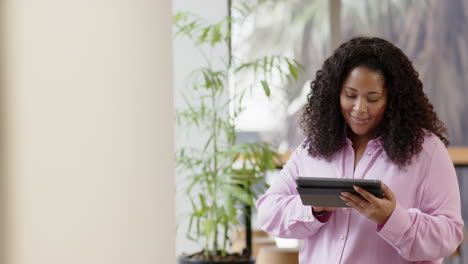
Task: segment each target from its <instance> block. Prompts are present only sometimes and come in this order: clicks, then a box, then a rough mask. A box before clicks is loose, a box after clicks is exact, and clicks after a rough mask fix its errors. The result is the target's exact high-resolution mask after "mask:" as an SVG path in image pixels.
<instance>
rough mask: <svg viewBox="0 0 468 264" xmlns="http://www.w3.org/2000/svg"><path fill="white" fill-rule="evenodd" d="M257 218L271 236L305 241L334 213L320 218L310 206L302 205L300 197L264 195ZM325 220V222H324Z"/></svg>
mask: <svg viewBox="0 0 468 264" xmlns="http://www.w3.org/2000/svg"><path fill="white" fill-rule="evenodd" d="M257 210H258V214H257V218H258V222H259V224H260V227H261V228H262V229H263V230H265V231H266V232H268V233H269V234H271V235H273V236H276V237H282V238H296V239H305V238H307V237H310V236H312V235H313V234H315V233H316V232H317V231H318V230H319V229H320V228H321V227H322V226H324V225H325V224H326V222H327V221H326V220H328V219H329V218H330V217H331V214H333V213H332V212H330V213H327V215H326V216H323V217H320V221H319V220H317V218H316V217H315V216H314V215H313V213H312V208H311V207H310V206H305V205H302V202H301V200H300V197H299V195H295V194H291V195H283V194H270V193H267V194H265V195H263V196H262V197H261V198H260V199H259V200H258V202H257ZM324 220H325V221H324Z"/></svg>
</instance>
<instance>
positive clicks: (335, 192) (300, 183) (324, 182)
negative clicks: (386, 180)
mask: <svg viewBox="0 0 468 264" xmlns="http://www.w3.org/2000/svg"><path fill="white" fill-rule="evenodd" d="M296 183H297V192H298V193H299V195H300V197H301V200H302V204H304V205H311V206H315V207H349V206H348V205H346V203H345V202H344V201H343V200H341V198H340V195H341V193H342V192H350V193H353V194H356V195H358V196H360V197H362V196H361V195H360V194H359V193H357V192H356V191H355V190H354V189H353V185H357V186H360V187H361V188H364V189H365V190H367V191H368V192H370V193H372V194H373V195H374V196H376V197H378V198H383V192H382V188H381V182H380V180H356V179H343V178H318V177H298V178H297V179H296Z"/></svg>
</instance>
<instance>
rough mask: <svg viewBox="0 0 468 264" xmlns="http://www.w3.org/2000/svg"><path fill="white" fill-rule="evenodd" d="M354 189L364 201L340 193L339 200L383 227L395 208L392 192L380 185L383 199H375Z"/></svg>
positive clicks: (359, 189) (345, 193)
mask: <svg viewBox="0 0 468 264" xmlns="http://www.w3.org/2000/svg"><path fill="white" fill-rule="evenodd" d="M354 189H355V190H356V191H357V192H358V193H359V194H361V195H362V196H363V197H364V198H365V199H362V198H360V197H359V196H357V195H354V194H352V193H349V192H344V193H341V199H343V201H345V202H346V204H348V205H349V206H351V207H352V208H354V209H356V210H358V212H360V213H361V214H363V215H364V216H366V217H367V218H369V219H370V220H372V221H374V222H376V223H377V224H380V225H384V224H385V223H386V222H387V220H388V218H389V217H390V216H391V215H392V213H393V210H394V209H395V206H396V199H395V195H394V194H393V192H392V191H391V190H390V189H389V188H388V187H387V185H385V184H384V183H382V191H383V193H384V198H377V197H375V196H374V195H373V194H371V193H369V192H368V191H366V190H364V189H363V188H360V187H358V186H354Z"/></svg>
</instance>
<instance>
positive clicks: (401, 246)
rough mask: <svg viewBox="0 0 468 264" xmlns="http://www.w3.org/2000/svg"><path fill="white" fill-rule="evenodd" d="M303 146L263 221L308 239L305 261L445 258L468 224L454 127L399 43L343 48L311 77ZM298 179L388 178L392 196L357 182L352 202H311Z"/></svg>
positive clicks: (372, 41)
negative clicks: (452, 141)
mask: <svg viewBox="0 0 468 264" xmlns="http://www.w3.org/2000/svg"><path fill="white" fill-rule="evenodd" d="M301 126H302V128H303V130H304V132H305V136H306V137H305V140H304V142H303V143H302V144H301V145H300V146H299V147H298V148H297V149H296V150H295V151H294V152H293V154H292V155H291V157H290V159H289V161H288V162H287V164H286V165H285V167H284V168H283V170H282V172H281V174H280V177H279V179H277V181H276V182H275V183H274V184H273V185H272V186H271V187H270V189H269V190H268V191H267V192H266V193H265V194H264V195H263V196H262V197H260V199H259V200H258V202H257V208H258V221H259V222H260V225H261V227H262V228H263V229H264V230H265V231H267V232H268V233H270V234H271V235H273V236H276V237H283V238H296V239H303V240H304V243H303V247H302V249H301V252H300V254H299V262H300V263H327V264H328V263H346V264H348V263H391V264H395V263H410V262H423V263H442V261H443V258H444V257H446V256H448V255H450V254H451V253H452V252H453V251H454V250H455V249H456V247H457V246H458V245H459V244H460V242H461V241H462V238H463V235H462V227H463V220H462V218H461V213H460V195H459V189H458V182H457V177H456V174H455V169H454V167H453V164H452V162H451V160H450V157H449V156H448V153H447V150H446V146H447V145H448V143H449V141H448V139H447V130H446V128H445V127H444V125H443V123H442V122H441V121H440V120H439V119H438V118H437V115H436V113H435V112H434V111H433V106H432V105H431V104H430V103H429V101H428V99H427V97H426V95H425V93H424V91H423V85H422V83H421V81H420V80H419V78H418V73H417V72H416V71H415V70H414V68H413V66H412V63H411V61H410V60H409V59H408V58H407V57H406V56H405V55H404V54H403V52H402V51H401V50H400V49H399V48H397V47H395V46H394V45H392V44H391V43H389V42H387V41H385V40H383V39H379V38H365V37H358V38H354V39H351V40H350V41H348V42H346V43H344V44H342V45H341V46H340V47H339V48H338V49H337V50H336V51H335V53H334V54H333V55H332V56H331V57H330V58H328V59H327V60H326V61H325V62H324V64H323V67H322V69H321V70H319V71H318V72H317V75H316V78H315V80H314V81H313V82H312V83H311V91H310V93H309V95H308V103H307V105H306V106H305V110H304V114H303V117H302V120H301ZM297 176H310V177H330V178H354V179H379V180H381V181H382V183H383V184H382V188H383V192H384V195H385V197H384V198H382V199H379V198H376V197H375V196H373V195H372V194H370V193H368V192H367V191H365V190H363V189H360V188H358V187H356V188H355V189H356V191H357V192H359V193H360V194H361V195H362V196H363V197H364V198H365V199H361V198H359V197H358V196H356V195H353V194H351V193H342V195H341V198H342V199H343V200H344V201H345V202H346V203H347V204H348V205H349V206H350V208H320V207H311V206H305V205H302V202H301V200H300V197H299V196H298V194H297V191H296V183H295V179H296V177H297Z"/></svg>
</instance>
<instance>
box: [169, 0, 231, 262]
mask: <svg viewBox="0 0 468 264" xmlns="http://www.w3.org/2000/svg"><path fill="white" fill-rule="evenodd" d="M173 10H174V11H173V12H174V13H176V12H180V11H189V12H191V13H194V14H197V15H199V16H201V17H203V18H204V19H206V20H208V21H209V22H211V23H212V22H219V20H220V19H222V18H224V17H226V16H227V13H228V7H227V0H196V1H193V0H174V1H173ZM173 52H174V65H173V72H174V102H175V107H176V108H180V107H183V106H184V100H183V97H182V93H184V94H185V96H186V97H187V98H193V97H191V96H190V94H191V92H190V87H189V86H188V84H190V82H188V81H187V76H188V75H189V73H190V72H192V71H193V70H194V69H196V68H197V67H200V66H202V65H205V64H204V60H203V58H202V56H201V55H200V54H199V52H198V51H197V50H196V48H195V47H194V46H193V45H192V42H191V41H189V40H188V39H186V38H181V37H178V38H175V39H174V50H173ZM227 55H228V48H227V47H220V48H218V49H216V50H214V51H212V53H210V54H209V56H210V58H219V57H224V58H227ZM214 60H215V61H216V59H214ZM218 63H219V61H218ZM192 103H194V104H196V103H197V102H192ZM175 135H176V143H175V145H176V148H180V147H182V146H192V147H200V146H201V147H203V145H202V142H203V139H204V138H205V139H206V135H203V134H200V133H199V131H197V130H193V129H190V128H188V127H185V126H182V127H177V129H176V133H175ZM185 181H186V180H185V175H181V174H179V175H177V184H176V185H177V197H176V208H177V210H176V212H177V215H176V217H177V219H176V221H177V229H178V231H177V240H176V252H177V254H181V253H183V252H187V253H188V252H195V251H197V250H199V249H200V248H199V245H200V243H196V242H193V241H191V240H189V239H187V238H186V236H185V234H186V231H187V227H188V220H189V218H188V214H189V212H190V209H191V206H190V202H189V201H188V199H186V196H185V194H184V187H185V185H184V182H185Z"/></svg>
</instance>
